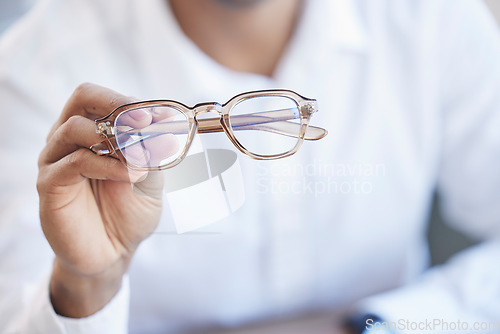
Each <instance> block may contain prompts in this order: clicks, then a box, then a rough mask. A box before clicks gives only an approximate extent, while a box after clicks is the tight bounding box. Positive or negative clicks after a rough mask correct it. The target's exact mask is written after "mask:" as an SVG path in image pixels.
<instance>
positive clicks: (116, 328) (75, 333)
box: [49, 275, 130, 334]
mask: <svg viewBox="0 0 500 334" xmlns="http://www.w3.org/2000/svg"><path fill="white" fill-rule="evenodd" d="M129 302H130V282H129V278H128V276H127V275H125V276H124V277H123V279H122V285H121V287H120V290H119V291H118V293H117V294H116V295H115V296H114V297H113V299H111V301H110V302H109V303H108V304H107V305H106V306H104V308H102V309H101V310H99V311H98V312H96V313H94V314H92V315H91V316H89V317H86V318H79V319H75V318H67V317H63V316H61V315H58V314H56V313H55V312H54V308H53V307H52V304H50V306H51V309H52V313H53V314H54V315H55V317H57V321H58V322H59V323H60V324H61V325H62V327H63V328H64V333H68V334H69V333H71V334H94V333H95V334H98V333H99V334H100V333H103V334H104V333H106V334H108V333H117V334H121V333H124V334H125V333H127V332H128V330H127V328H128V313H129ZM49 303H50V299H49Z"/></svg>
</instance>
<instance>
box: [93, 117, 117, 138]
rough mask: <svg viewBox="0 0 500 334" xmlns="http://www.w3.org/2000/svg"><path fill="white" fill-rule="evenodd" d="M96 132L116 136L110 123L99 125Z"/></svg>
mask: <svg viewBox="0 0 500 334" xmlns="http://www.w3.org/2000/svg"><path fill="white" fill-rule="evenodd" d="M96 132H97V133H99V134H102V135H105V136H113V135H114V134H115V133H114V131H113V127H112V126H111V122H109V121H108V122H102V123H98V124H97V130H96Z"/></svg>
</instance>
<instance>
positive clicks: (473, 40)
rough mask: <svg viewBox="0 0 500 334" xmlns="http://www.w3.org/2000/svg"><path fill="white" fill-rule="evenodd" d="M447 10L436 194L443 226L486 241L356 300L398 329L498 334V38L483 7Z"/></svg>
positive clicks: (456, 5)
mask: <svg viewBox="0 0 500 334" xmlns="http://www.w3.org/2000/svg"><path fill="white" fill-rule="evenodd" d="M446 4H447V5H446V6H443V7H442V8H441V9H442V13H441V15H439V17H440V29H438V30H439V31H438V33H439V35H440V37H439V38H440V42H439V43H438V44H439V45H440V46H441V50H439V55H438V56H437V57H435V58H438V59H439V62H440V68H441V69H442V73H441V74H440V77H441V82H440V84H441V89H442V92H441V96H442V101H441V104H442V108H441V110H442V120H443V142H442V147H441V151H442V154H441V156H442V160H441V167H440V173H439V178H438V186H437V190H438V193H439V196H440V199H441V200H440V202H441V206H442V207H441V211H442V212H443V214H444V216H445V218H446V220H447V222H448V223H449V224H450V225H452V227H453V228H456V229H457V230H460V231H462V232H464V233H466V234H468V235H471V236H474V237H475V238H479V239H481V240H485V241H484V243H483V244H481V245H479V246H476V247H473V248H471V249H468V250H465V251H463V252H462V253H460V254H457V255H456V256H455V257H454V258H452V259H451V260H450V261H448V263H446V264H445V265H442V266H439V267H435V268H433V269H431V270H429V271H428V272H426V273H425V274H424V275H423V276H422V277H420V278H419V279H418V280H416V281H414V282H411V283H410V284H409V285H407V286H405V287H402V288H399V289H396V290H394V291H390V292H387V293H384V294H380V295H375V296H373V297H371V298H369V299H366V300H364V301H362V302H361V303H359V305H358V310H359V311H360V312H367V313H370V312H371V313H374V314H378V315H379V316H381V317H383V318H385V319H386V320H387V321H388V322H393V325H395V326H396V328H393V329H395V330H396V331H398V330H399V331H405V332H407V331H412V330H416V331H417V332H422V330H429V332H430V329H432V330H435V331H440V330H443V331H444V330H447V329H448V330H453V328H451V327H452V326H457V325H458V322H459V321H461V322H465V324H462V326H464V327H468V332H479V331H482V332H486V331H491V332H498V331H500V323H499V322H498V319H499V315H500V267H499V266H498V259H500V205H499V204H500V38H499V35H500V34H499V29H498V26H497V24H496V22H495V21H494V19H493V17H492V16H491V13H490V12H489V11H488V9H487V8H486V6H485V5H484V4H483V2H482V1H472V0H459V1H448V2H446ZM428 38H431V37H428ZM495 321H496V327H495ZM433 325H436V326H435V327H432V326H433ZM441 325H442V326H441ZM408 326H413V327H411V328H410V327H408ZM419 326H420V327H419ZM477 326H480V328H478V327H477ZM491 326H493V328H492V327H491ZM464 327H462V328H464ZM485 327H488V328H487V329H486V330H485ZM455 330H456V328H455Z"/></svg>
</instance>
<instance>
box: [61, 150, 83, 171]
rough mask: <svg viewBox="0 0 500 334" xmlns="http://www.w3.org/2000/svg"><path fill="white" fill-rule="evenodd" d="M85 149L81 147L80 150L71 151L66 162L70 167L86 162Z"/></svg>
mask: <svg viewBox="0 0 500 334" xmlns="http://www.w3.org/2000/svg"><path fill="white" fill-rule="evenodd" d="M85 153H86V152H85V150H83V149H80V150H77V151H75V152H73V153H71V154H70V155H67V156H66V164H67V165H68V167H69V168H77V169H78V168H79V167H81V166H82V165H83V163H84V162H85V158H86V157H85V156H86V154H85Z"/></svg>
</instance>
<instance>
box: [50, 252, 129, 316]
mask: <svg viewBox="0 0 500 334" xmlns="http://www.w3.org/2000/svg"><path fill="white" fill-rule="evenodd" d="M129 262H130V260H129V259H123V260H122V261H118V262H117V263H115V264H113V265H112V266H111V267H110V268H108V269H106V270H105V271H103V272H101V273H99V274H94V275H82V274H80V273H77V272H75V271H73V270H71V269H70V268H69V267H68V266H66V265H64V264H63V262H61V261H60V260H58V259H57V258H56V259H55V261H54V267H53V271H52V276H51V280H50V299H51V303H52V306H53V308H54V311H55V312H56V313H57V314H59V315H62V316H65V317H69V318H84V317H88V316H90V315H92V314H94V313H96V312H98V311H99V310H101V309H102V308H103V307H104V306H106V304H108V303H109V302H110V301H111V299H112V298H113V297H114V296H115V295H116V293H117V292H118V291H119V290H120V287H121V283H122V279H123V275H125V273H126V271H127V268H128V264H129Z"/></svg>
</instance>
